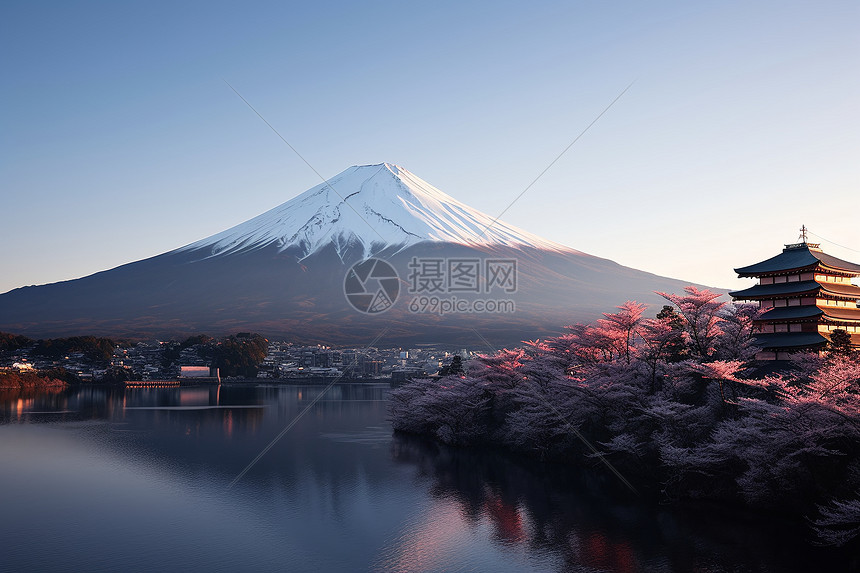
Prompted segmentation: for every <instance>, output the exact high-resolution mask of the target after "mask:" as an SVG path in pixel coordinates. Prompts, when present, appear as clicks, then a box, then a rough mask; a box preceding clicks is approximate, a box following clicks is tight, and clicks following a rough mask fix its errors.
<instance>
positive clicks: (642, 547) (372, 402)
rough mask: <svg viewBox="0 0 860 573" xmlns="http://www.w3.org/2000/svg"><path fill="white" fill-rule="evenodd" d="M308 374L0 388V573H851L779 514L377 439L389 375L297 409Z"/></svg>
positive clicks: (304, 398) (592, 474) (601, 475)
mask: <svg viewBox="0 0 860 573" xmlns="http://www.w3.org/2000/svg"><path fill="white" fill-rule="evenodd" d="M324 388H325V387H324V386H321V385H320V386H238V385H237V386H228V385H222V386H200V387H187V388H185V387H183V388H132V389H123V388H97V387H78V388H74V389H70V390H65V391H63V392H59V393H54V394H45V393H42V394H38V393H33V394H10V393H7V394H0V516H2V518H0V570H8V571H70V570H72V571H239V570H257V571H312V572H315V573H320V572H328V571H335V572H337V571H344V572H350V573H352V572H360V571H399V572H410V571H416V572H417V571H488V572H504V571H512V572H513V571H517V572H520V571H582V572H585V571H649V572H650V571H667V572H674V571H700V572H717V571H768V572H776V571H845V570H848V569H850V564H849V562H848V560H847V559H848V557H849V556H847V555H845V554H840V553H835V552H833V551H830V550H821V549H816V548H813V547H811V546H809V545H808V542H807V533H806V531H805V530H804V529H803V528H802V527H799V526H797V525H795V524H786V523H781V522H780V521H779V520H757V519H753V518H752V517H750V516H740V515H738V514H736V513H725V514H724V513H721V512H719V511H717V510H716V509H714V508H698V509H696V510H692V509H687V510H681V509H679V508H676V507H664V506H659V505H655V504H652V503H647V502H645V501H643V500H641V499H638V498H636V497H635V496H634V495H633V494H632V493H630V492H628V491H626V490H625V489H624V488H623V486H620V487H619V484H617V483H616V482H615V481H613V480H614V479H615V478H614V477H613V476H612V475H611V474H610V475H606V473H607V472H604V471H602V470H600V469H599V468H598V469H593V470H590V471H587V472H577V473H574V472H565V471H562V470H560V468H558V467H557V466H545V465H542V464H539V463H536V462H534V461H528V460H520V459H518V458H513V457H510V456H506V455H504V454H501V453H496V452H472V451H460V450H453V449H449V448H442V447H439V446H437V445H434V444H432V443H429V442H426V441H423V440H419V439H415V438H406V437H400V436H393V435H392V431H391V427H390V425H389V424H388V422H387V421H386V415H387V412H386V397H387V394H388V391H389V388H388V385H380V384H373V385H368V384H338V385H335V386H333V387H331V388H330V389H329V390H328V391H327V392H326V393H325V395H324V396H322V398H320V400H319V401H318V402H317V403H316V404H314V405H313V406H312V407H311V409H310V410H308V412H307V414H305V415H304V416H303V417H301V418H300V419H299V420H298V421H295V420H296V416H297V415H298V414H299V413H300V412H301V411H302V410H304V409H305V408H306V407H307V405H308V404H309V403H310V402H311V401H312V400H314V399H315V398H318V397H319V395H320V393H321V392H322V391H323V389H324ZM285 429H286V430H287V431H286V433H284V434H283V437H282V438H281V439H280V440H279V441H277V443H275V444H274V445H273V446H272V447H271V448H270V449H269V450H268V451H265V452H264V450H265V448H266V447H267V445H269V444H270V443H271V442H272V440H273V439H274V438H276V437H277V436H278V435H279V434H281V433H282V432H283V431H284V430H285ZM260 454H263V455H262V457H260V458H259V461H258V462H257V463H256V464H255V465H253V467H251V468H250V469H247V472H245V473H244V474H243V471H245V470H246V468H248V465H249V464H250V463H251V462H252V461H253V460H254V459H255V458H256V457H257V456H258V455H260ZM239 476H241V479H238V481H236V479H237V477H239ZM231 484H232V485H231ZM854 566H856V562H855V563H854Z"/></svg>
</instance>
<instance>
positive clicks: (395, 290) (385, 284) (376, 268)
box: [343, 259, 400, 314]
mask: <svg viewBox="0 0 860 573" xmlns="http://www.w3.org/2000/svg"><path fill="white" fill-rule="evenodd" d="M343 292H344V294H345V295H346V300H347V301H348V302H349V304H351V305H352V307H353V308H354V309H355V310H357V311H359V312H363V313H365V314H379V313H382V312H385V311H386V310H388V309H389V308H391V307H392V306H393V305H394V301H396V300H397V295H398V294H400V277H399V276H397V271H396V270H394V267H392V266H391V265H390V264H388V263H387V262H386V261H383V260H382V259H367V260H364V261H361V262H358V263H355V264H354V265H352V267H350V269H349V270H348V271H347V273H346V278H345V279H344V281H343Z"/></svg>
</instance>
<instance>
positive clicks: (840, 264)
mask: <svg viewBox="0 0 860 573" xmlns="http://www.w3.org/2000/svg"><path fill="white" fill-rule="evenodd" d="M800 239H801V242H799V243H795V244H792V245H785V248H784V249H783V251H782V253H780V254H778V255H776V256H775V257H771V258H769V259H767V260H765V261H762V262H760V263H756V264H754V265H749V266H746V267H741V268H738V269H735V272H736V273H738V277H740V278H745V277H746V278H757V279H758V284H756V285H755V286H752V287H750V288H747V289H744V290H739V291H734V292H730V293H729V294H730V295H731V296H732V298H734V299H735V300H741V301H754V302H758V304H759V307H760V308H761V309H762V311H763V312H762V314H760V315H759V316H758V318H756V319H755V321H754V322H755V333H756V334H755V339H756V344H758V345H759V346H760V347H761V348H762V350H761V351H760V352H759V353H758V354H757V355H756V358H758V359H759V360H781V359H784V358H787V357H788V355H789V354H791V353H794V352H799V351H820V350H823V349H824V348H825V347H826V345H827V343H828V342H829V340H830V335H831V333H832V332H833V331H834V330H836V329H841V330H844V331H846V332H847V333H848V334H849V335H850V337H851V343H852V345H853V346H860V308H858V306H857V305H858V300H860V287H858V286H856V285H854V284H852V283H851V279H852V278H854V277H856V276H858V275H860V265H858V264H855V263H850V262H848V261H843V260H842V259H838V258H836V257H834V256H831V255H828V254H827V253H825V252H824V251H822V250H821V248H820V245H818V244H815V243H809V242H807V240H806V227H805V226H804V227H802V228H801V236H800Z"/></svg>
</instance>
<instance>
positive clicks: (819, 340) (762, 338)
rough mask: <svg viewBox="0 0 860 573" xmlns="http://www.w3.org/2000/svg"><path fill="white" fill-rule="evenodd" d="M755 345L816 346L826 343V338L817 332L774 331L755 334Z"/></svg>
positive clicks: (781, 346)
mask: <svg viewBox="0 0 860 573" xmlns="http://www.w3.org/2000/svg"><path fill="white" fill-rule="evenodd" d="M754 342H755V344H756V346H760V347H762V348H763V349H764V350H779V349H786V348H792V349H798V350H800V349H802V348H816V347H820V346H823V345H825V344H827V339H826V338H824V337H823V336H821V335H820V334H818V333H817V332H776V333H773V334H756V335H755V340H754Z"/></svg>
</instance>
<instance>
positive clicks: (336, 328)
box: [0, 163, 688, 346]
mask: <svg viewBox="0 0 860 573" xmlns="http://www.w3.org/2000/svg"><path fill="white" fill-rule="evenodd" d="M374 259H379V260H380V261H383V262H380V263H376V264H375V266H374V263H372V262H371V263H367V262H364V263H362V261H367V260H370V261H373V260H374ZM354 265H356V266H354ZM383 267H385V269H387V270H384V272H383V270H381V269H383ZM499 269H502V271H503V272H499ZM494 271H495V272H494ZM380 273H382V274H380ZM500 279H505V281H506V282H505V281H502V280H500ZM687 284H688V283H685V282H682V281H678V280H675V279H670V278H665V277H660V276H657V275H654V274H650V273H647V272H643V271H639V270H635V269H632V268H629V267H624V266H621V265H619V264H617V263H614V262H612V261H610V260H607V259H602V258H599V257H595V256H592V255H588V254H586V253H582V252H580V251H576V250H574V249H571V248H568V247H566V246H563V245H560V244H558V243H554V242H552V241H548V240H546V239H543V238H541V237H538V236H537V235H534V234H532V233H529V232H527V231H524V230H522V229H518V228H516V227H514V226H511V225H508V224H506V223H504V222H502V221H497V220H495V219H494V218H493V217H491V216H489V215H487V214H485V213H482V212H480V211H478V210H476V209H473V208H471V207H469V206H468V205H465V204H463V203H461V202H460V201H457V200H456V199H454V198H453V197H450V196H449V195H447V194H445V193H443V192H442V191H440V190H439V189H437V188H435V187H433V186H432V185H430V184H429V183H427V182H426V181H424V180H422V179H420V178H419V177H417V176H415V175H413V174H412V173H410V172H409V171H407V170H405V169H403V168H401V167H398V166H396V165H392V164H388V163H382V164H379V165H364V166H355V167H350V168H349V169H347V170H346V171H344V172H342V173H340V174H339V175H336V176H335V177H332V178H331V179H329V180H328V181H326V182H325V183H322V184H320V185H317V186H316V187H313V188H311V189H309V190H308V191H305V192H304V193H302V194H300V195H298V196H296V197H295V198H293V199H291V200H289V201H287V202H286V203H283V204H282V205H280V206H278V207H275V208H274V209H271V210H269V211H267V212H265V213H263V214H261V215H259V216H257V217H254V218H253V219H250V220H248V221H246V222H244V223H241V224H239V225H237V226H235V227H232V228H230V229H227V230H226V231H223V232H221V233H218V234H215V235H213V236H211V237H208V238H205V239H202V240H200V241H197V242H194V243H191V244H189V245H186V246H184V247H181V248H178V249H175V250H173V251H170V252H167V253H164V254H161V255H158V256H155V257H151V258H148V259H144V260H141V261H137V262H133V263H129V264H126V265H122V266H119V267H116V268H114V269H110V270H107V271H103V272H99V273H96V274H93V275H90V276H87V277H83V278H80V279H76V280H70V281H64V282H58V283H53V284H47V285H41V286H30V287H23V288H18V289H15V290H12V291H9V292H7V293H5V294H0V330H3V331H8V332H16V333H21V334H26V335H29V336H37V337H38V336H41V337H47V336H67V335H72V334H98V335H105V336H114V337H130V338H149V337H167V336H185V335H188V334H194V333H202V332H205V333H207V334H210V335H221V334H227V333H234V332H238V331H255V332H259V333H261V334H264V335H266V336H269V337H276V338H285V339H291V340H296V341H302V342H322V343H330V344H350V345H361V344H367V343H369V342H370V341H372V340H374V339H376V338H377V336H378V335H379V334H380V332H383V331H384V332H385V335H384V336H383V337H382V339H380V342H393V343H401V344H406V343H422V342H425V343H450V344H456V345H460V344H470V345H473V346H477V345H478V344H482V345H484V344H487V343H491V344H496V345H504V344H515V343H517V342H519V341H521V340H524V339H532V338H540V337H544V336H547V335H552V334H556V333H558V332H559V331H560V330H561V328H562V327H563V326H564V325H566V324H571V323H573V322H578V321H585V320H593V319H594V318H597V317H600V316H601V313H603V312H611V311H613V309H614V307H615V306H617V305H619V304H622V303H624V302H625V301H627V300H638V301H639V302H643V303H648V304H661V303H662V302H663V299H662V298H660V297H659V296H657V295H656V294H654V291H666V292H680V291H681V290H682V289H683V287H684V286H686V285H687ZM380 285H381V287H380ZM383 287H384V288H383ZM364 288H366V289H367V300H368V304H367V305H365V306H364V307H362V305H361V304H356V301H359V300H361V298H362V295H363V294H362V289H364ZM350 289H352V290H350ZM374 292H375V294H374ZM347 295H348V296H347ZM380 297H381V298H382V299H383V300H382V303H384V304H381V303H380ZM442 300H444V301H447V302H444V303H443V302H440V301H442ZM434 301H436V302H437V304H436V305H435V306H434V304H433V302H434ZM452 301H458V302H459V304H460V307H458V309H457V310H458V312H453V311H451V310H452V309H448V310H449V312H440V311H441V310H443V306H441V305H444V304H447V303H449V302H452ZM488 301H489V302H490V303H492V304H493V305H495V306H503V305H500V304H499V301H507V302H505V305H507V306H505V308H504V312H477V310H481V309H482V308H484V307H486V305H487V302H488ZM476 303H480V304H481V305H482V307H481V308H478V307H476V306H475V304H476ZM494 310H498V309H497V308H494ZM382 311H384V312H382Z"/></svg>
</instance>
